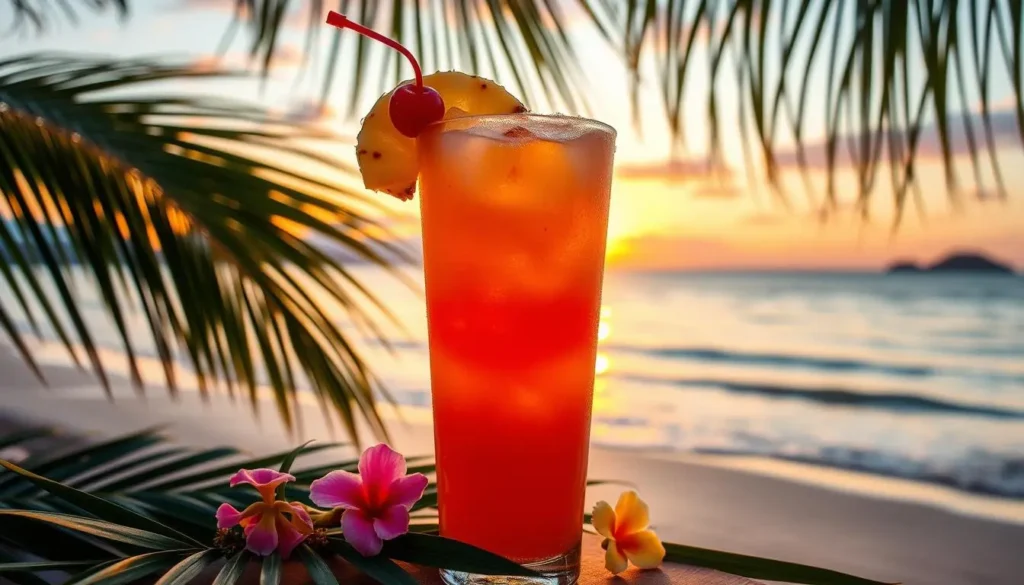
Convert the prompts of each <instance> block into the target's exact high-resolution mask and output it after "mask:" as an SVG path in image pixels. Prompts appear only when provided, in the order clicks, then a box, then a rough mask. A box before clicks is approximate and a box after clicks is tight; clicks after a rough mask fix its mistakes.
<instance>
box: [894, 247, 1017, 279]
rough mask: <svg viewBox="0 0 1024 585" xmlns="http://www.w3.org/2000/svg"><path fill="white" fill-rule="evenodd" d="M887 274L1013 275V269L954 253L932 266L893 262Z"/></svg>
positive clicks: (988, 259)
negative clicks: (959, 273) (956, 273)
mask: <svg viewBox="0 0 1024 585" xmlns="http://www.w3.org/2000/svg"><path fill="white" fill-rule="evenodd" d="M885 272H886V273H887V274H913V273H950V272H961V273H983V274H1013V273H1014V272H1013V268H1012V267H1011V266H1010V265H1008V264H1003V263H1002V262H998V261H996V260H993V259H991V258H988V257H986V256H984V255H983V254H976V253H968V252H954V253H952V254H949V255H947V256H946V257H944V258H942V259H941V260H939V261H938V262H935V263H934V264H932V265H930V266H929V265H921V264H918V263H917V262H913V261H908V260H899V261H896V262H893V263H892V264H890V265H889V266H888V268H886V270H885Z"/></svg>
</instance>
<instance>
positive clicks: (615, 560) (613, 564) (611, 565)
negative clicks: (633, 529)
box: [604, 540, 628, 575]
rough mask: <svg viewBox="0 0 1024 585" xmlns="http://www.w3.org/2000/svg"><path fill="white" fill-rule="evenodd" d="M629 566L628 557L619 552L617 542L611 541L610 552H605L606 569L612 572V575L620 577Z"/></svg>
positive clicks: (609, 544)
mask: <svg viewBox="0 0 1024 585" xmlns="http://www.w3.org/2000/svg"><path fill="white" fill-rule="evenodd" d="M627 566H628V563H627V562H626V557H625V555H623V554H622V551H620V550H619V547H618V546H617V545H616V544H615V541H614V540H611V541H609V542H608V550H606V551H604V568H606V569H608V570H609V571H611V573H612V575H618V574H619V573H621V572H623V571H625V570H626V567H627Z"/></svg>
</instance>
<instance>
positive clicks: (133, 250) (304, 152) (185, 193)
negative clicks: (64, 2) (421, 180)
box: [0, 55, 405, 438]
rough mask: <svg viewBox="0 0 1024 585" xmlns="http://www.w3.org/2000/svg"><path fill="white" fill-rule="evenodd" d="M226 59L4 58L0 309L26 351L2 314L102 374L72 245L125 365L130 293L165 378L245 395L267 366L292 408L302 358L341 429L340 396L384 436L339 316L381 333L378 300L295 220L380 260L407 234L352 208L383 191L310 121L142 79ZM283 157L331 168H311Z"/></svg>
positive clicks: (134, 355)
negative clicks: (165, 89)
mask: <svg viewBox="0 0 1024 585" xmlns="http://www.w3.org/2000/svg"><path fill="white" fill-rule="evenodd" d="M225 75H228V74H227V73H221V72H209V71H196V70H194V69H190V68H188V67H183V66H175V65H167V64H162V63H158V62H152V61H128V62H123V61H122V62H117V63H113V62H106V61H100V60H87V59H77V58H73V57H68V56H62V55H36V56H28V57H19V58H14V59H9V60H6V61H0V130H2V131H0V211H2V212H4V213H2V214H0V217H2V216H3V215H7V216H8V217H10V219H8V220H0V259H2V260H3V261H2V262H0V267H3V270H0V275H2V276H0V283H3V284H4V285H6V289H7V290H9V291H11V293H13V294H4V295H3V296H2V297H0V328H3V329H4V330H5V332H6V333H7V334H8V335H9V336H10V337H11V338H12V339H13V340H14V341H15V344H16V346H17V347H18V348H19V350H20V351H21V353H22V356H23V357H24V359H25V360H26V362H28V363H30V364H31V363H32V359H31V355H30V353H29V351H28V349H27V345H26V342H25V334H24V333H23V332H22V331H21V329H20V328H19V327H17V326H16V323H15V315H18V314H20V315H23V316H24V318H25V320H26V321H27V322H28V323H29V324H30V325H32V324H35V325H38V324H40V323H41V324H44V325H45V326H47V327H48V328H50V329H52V330H53V331H54V333H55V335H56V336H57V338H58V339H59V340H60V341H61V342H62V343H63V344H64V345H65V347H66V348H67V351H68V352H69V354H70V355H71V356H72V357H73V358H74V359H76V360H78V359H80V357H83V356H84V358H85V360H86V362H88V363H89V365H90V367H91V368H92V370H93V371H94V372H95V373H96V374H97V376H98V377H99V378H100V380H101V381H102V382H103V384H104V386H105V387H107V388H109V380H108V377H107V374H106V368H105V366H104V364H103V363H102V362H101V360H100V358H99V344H98V342H97V340H96V337H95V333H94V326H93V325H92V324H91V323H90V322H89V321H88V320H87V319H86V317H85V316H84V313H83V308H82V302H81V300H80V299H79V298H78V296H77V294H76V292H75V289H76V286H78V284H77V283H76V281H75V279H74V278H73V277H72V275H71V274H70V273H69V272H68V271H67V267H68V266H69V265H70V264H73V263H74V264H78V265H79V266H80V267H81V270H83V271H84V272H85V273H86V274H87V275H88V278H89V279H90V280H91V281H92V282H93V283H94V284H95V287H96V289H98V291H99V293H100V298H101V302H102V305H103V309H104V310H105V312H106V314H107V316H109V318H110V320H111V321H112V322H113V323H114V324H115V327H116V330H117V332H118V338H119V339H118V341H119V343H120V348H119V349H121V350H123V351H124V353H125V354H126V355H127V359H128V366H129V371H130V373H131V377H132V379H133V381H134V383H135V385H137V386H139V387H141V386H142V379H141V375H140V373H139V372H140V369H139V365H138V360H139V357H138V356H139V350H138V347H139V343H140V341H142V339H140V338H143V337H147V335H140V332H139V331H137V330H133V327H132V326H131V324H130V323H129V317H130V316H131V314H132V311H134V310H136V309H137V310H140V311H141V314H142V316H143V317H144V322H145V327H146V329H147V330H148V331H147V332H146V333H147V334H148V337H149V338H150V341H151V342H152V344H153V346H154V347H155V351H156V354H157V357H158V358H159V360H160V362H161V363H162V364H163V368H164V373H165V381H166V383H167V385H168V386H169V387H170V388H172V389H174V388H176V387H177V372H176V369H175V358H178V357H181V358H183V359H184V360H185V361H186V362H187V363H188V364H189V366H190V367H191V369H192V370H193V372H194V373H195V376H196V379H197V381H198V384H199V388H200V391H201V392H203V393H204V394H205V393H207V392H209V391H211V390H213V389H215V388H218V387H222V388H226V389H227V391H228V392H231V393H232V394H233V393H234V391H235V390H236V389H238V388H242V389H243V390H244V391H245V392H246V393H247V394H248V396H249V399H250V402H251V404H252V407H253V409H255V408H256V405H257V403H258V401H257V399H256V392H257V387H258V386H260V385H263V384H266V385H269V386H270V387H271V388H272V390H273V392H274V394H275V396H276V401H275V402H276V405H277V409H278V412H279V414H280V416H281V417H282V419H283V420H284V421H285V422H286V424H288V425H289V428H291V425H292V424H294V423H295V417H296V416H297V414H296V410H295V409H294V406H293V403H294V401H295V400H296V393H297V392H298V391H299V390H298V389H297V379H296V378H297V377H298V376H300V375H301V376H302V377H304V378H305V379H306V380H308V383H309V385H310V386H311V389H312V391H313V392H314V393H315V394H316V395H317V396H318V397H319V398H320V399H321V400H322V401H323V402H324V403H327V404H330V406H331V407H332V409H333V411H334V414H336V415H337V416H339V418H341V420H342V421H343V422H344V424H345V425H346V428H347V430H348V431H349V433H350V434H351V435H352V436H353V438H355V426H354V425H355V421H354V416H355V415H361V416H363V417H365V418H366V420H368V422H369V423H370V426H371V428H372V430H373V431H374V432H376V433H377V434H378V435H382V436H383V435H384V434H385V429H384V426H383V424H382V422H381V420H380V418H379V416H378V414H377V412H376V408H375V396H376V392H379V391H382V388H381V386H380V384H379V382H378V380H377V379H376V378H375V377H374V376H373V374H372V373H371V372H370V371H369V370H368V368H367V367H366V364H365V363H364V361H363V359H362V357H361V355H360V354H359V352H358V351H357V350H356V348H355V346H354V341H353V340H352V339H350V336H349V334H346V333H344V332H343V331H342V329H341V328H340V327H339V325H338V318H337V317H338V316H339V315H342V316H347V317H349V318H350V319H352V320H353V321H354V322H355V323H357V324H359V325H363V326H366V327H367V329H366V331H368V332H370V333H371V334H374V335H377V334H378V330H377V328H376V324H375V320H376V319H377V318H379V317H380V316H382V315H383V316H385V317H386V318H390V315H389V314H388V313H387V312H386V311H384V310H383V309H382V308H381V306H380V304H379V303H378V302H377V300H376V299H375V298H374V297H373V296H372V294H371V293H369V292H367V291H366V289H365V288H364V287H362V285H361V284H360V283H359V282H358V280H357V279H356V278H355V277H354V276H353V275H352V274H351V273H350V272H349V271H347V270H346V269H345V267H344V266H343V265H341V264H340V263H339V262H338V261H337V260H334V259H332V258H331V257H329V256H328V255H327V254H325V253H324V251H323V250H321V249H319V248H317V247H315V246H313V245H311V244H309V243H307V241H306V237H307V236H316V237H318V238H319V239H322V240H326V241H330V242H333V243H336V244H338V245H340V246H341V247H343V248H346V249H347V250H349V251H350V252H352V253H354V254H356V255H357V256H359V257H361V258H363V259H364V260H365V261H366V262H369V263H372V264H375V265H377V266H380V267H383V268H385V269H388V270H391V269H393V267H392V264H391V262H392V260H389V258H399V259H404V258H405V254H404V251H403V250H402V249H400V248H397V247H395V246H394V245H393V244H391V243H389V242H388V240H387V238H388V235H387V231H386V230H385V229H384V227H383V226H382V225H381V224H380V223H379V222H378V220H375V219H373V218H371V217H368V216H367V215H365V210H370V209H372V210H374V211H372V212H373V213H378V214H379V213H381V211H380V208H379V207H378V206H377V205H376V204H375V203H374V202H373V201H372V200H370V199H366V198H364V197H363V196H362V195H361V194H360V193H358V192H355V191H353V190H351V189H350V188H348V187H346V186H345V183H344V182H343V181H342V178H343V176H342V175H339V169H340V172H341V173H345V172H348V171H350V170H351V167H350V166H349V165H348V164H347V163H345V162H343V161H334V160H332V159H330V158H329V157H325V156H323V155H319V154H316V153H315V152H314V151H313V148H312V147H311V146H310V145H311V144H315V143H314V142H311V141H314V140H318V139H323V138H325V137H324V136H322V135H319V134H315V133H313V132H312V131H309V130H304V129H302V128H301V127H298V126H295V125H292V124H289V123H286V122H284V121H282V120H279V119H275V118H273V117H271V116H269V115H267V114H265V113H263V112H262V111H260V110H258V109H255V108H252V107H249V106H247V105H245V104H240V103H235V102H232V101H228V100H222V99H213V98H196V97H176V96H167V97H159V96H158V97H152V95H151V94H145V93H144V87H140V86H141V85H142V84H144V83H149V82H155V81H164V82H168V81H181V80H186V79H202V78H216V77H224V76H225ZM281 158H286V159H287V158H290V159H291V160H293V161H295V160H297V161H299V162H298V163H296V164H301V165H307V166H310V167H316V169H317V170H318V171H322V172H323V174H325V175H327V176H331V174H332V173H333V175H334V176H333V177H332V178H330V179H324V180H318V179H313V178H309V177H307V176H305V175H301V174H299V173H297V172H295V171H294V170H292V168H294V167H292V166H284V165H282V164H281V163H279V162H276V161H278V160H280V159H281ZM378 216H379V215H378ZM381 234H383V235H381ZM48 290H53V291H56V292H55V293H54V294H49V293H48V292H47V291H48ZM29 298H32V299H34V302H33V303H30V302H28V300H27V299H29Z"/></svg>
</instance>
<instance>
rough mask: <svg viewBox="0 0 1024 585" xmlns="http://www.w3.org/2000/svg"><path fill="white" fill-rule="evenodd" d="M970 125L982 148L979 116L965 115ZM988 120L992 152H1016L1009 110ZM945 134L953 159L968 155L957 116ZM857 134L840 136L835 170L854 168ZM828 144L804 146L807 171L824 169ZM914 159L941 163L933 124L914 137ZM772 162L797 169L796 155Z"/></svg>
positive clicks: (782, 155)
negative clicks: (1005, 148) (1005, 149)
mask: <svg viewBox="0 0 1024 585" xmlns="http://www.w3.org/2000/svg"><path fill="white" fill-rule="evenodd" d="M967 119H968V120H969V121H970V125H971V127H972V128H973V133H974V140H975V145H976V146H978V147H984V146H985V134H984V125H983V120H982V116H981V113H980V112H972V113H969V114H968V115H967ZM989 119H990V121H991V124H992V135H993V140H994V142H995V146H996V148H999V147H1001V146H1012V147H1016V148H1020V146H1021V142H1020V134H1019V130H1018V126H1017V115H1016V113H1015V112H1014V111H1013V110H1010V109H1006V110H998V111H993V112H990V116H989ZM947 133H948V136H949V144H950V146H949V148H950V151H951V154H952V155H953V156H958V155H965V154H968V153H969V152H970V141H969V140H968V137H967V133H966V131H965V130H964V121H963V116H962V115H961V114H956V115H953V116H949V118H948V122H947ZM861 136H863V134H861V133H852V134H844V135H841V136H840V137H839V138H838V139H837V142H836V153H835V157H836V160H835V164H836V167H851V166H853V165H854V158H853V157H852V156H851V155H850V148H849V146H850V145H855V146H854V147H855V148H860V138H861ZM908 138H909V136H904V137H903V139H902V142H903V144H904V148H906V144H907V140H908ZM887 143H888V139H887V138H886V139H884V140H883V143H882V152H881V159H882V160H883V161H887V160H888V156H889V155H888V144H887ZM827 148H828V143H827V142H826V141H824V140H822V141H820V142H813V143H809V144H807V145H805V147H804V157H805V161H806V163H807V165H808V167H809V168H818V169H824V168H826V166H827V161H828V157H827V152H828V150H827ZM917 157H918V159H919V160H924V159H941V157H942V142H941V141H940V140H939V132H938V125H937V124H936V123H935V122H929V123H927V124H925V125H924V126H923V127H922V129H921V134H920V136H919V137H918V143H917ZM775 162H776V164H777V165H778V166H779V167H780V168H787V167H792V168H796V167H798V165H799V157H798V151H797V150H796V149H795V148H794V149H791V150H782V151H779V152H777V153H776V154H775Z"/></svg>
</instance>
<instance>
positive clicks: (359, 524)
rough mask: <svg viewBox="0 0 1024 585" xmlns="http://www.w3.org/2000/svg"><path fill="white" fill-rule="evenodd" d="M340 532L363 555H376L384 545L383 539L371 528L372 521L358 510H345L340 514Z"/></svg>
mask: <svg viewBox="0 0 1024 585" xmlns="http://www.w3.org/2000/svg"><path fill="white" fill-rule="evenodd" d="M341 532H342V536H344V537H345V540H346V541H347V542H348V543H349V544H351V545H352V548H354V549H356V550H357V551H359V554H361V555H363V556H364V557H372V556H374V555H376V554H377V553H379V552H380V549H381V548H382V547H383V546H384V541H383V540H381V539H380V537H379V536H377V533H376V532H375V531H374V529H373V521H372V520H370V519H369V518H367V517H366V516H364V515H363V513H362V512H361V511H359V510H354V509H353V510H345V513H344V514H342V515H341Z"/></svg>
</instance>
